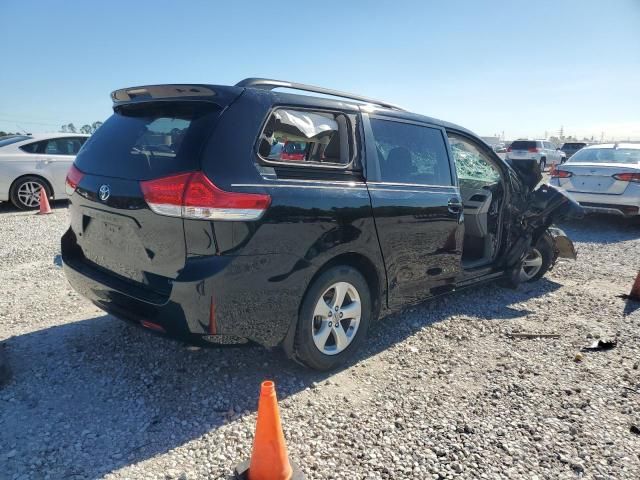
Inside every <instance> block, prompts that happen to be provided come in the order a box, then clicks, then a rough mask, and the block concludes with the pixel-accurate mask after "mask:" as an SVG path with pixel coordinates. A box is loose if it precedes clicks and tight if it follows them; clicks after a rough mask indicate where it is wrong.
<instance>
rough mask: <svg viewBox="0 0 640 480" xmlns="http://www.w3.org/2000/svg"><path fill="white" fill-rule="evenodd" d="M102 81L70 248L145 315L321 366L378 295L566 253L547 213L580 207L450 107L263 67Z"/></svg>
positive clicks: (517, 273) (362, 323)
mask: <svg viewBox="0 0 640 480" xmlns="http://www.w3.org/2000/svg"><path fill="white" fill-rule="evenodd" d="M282 88H285V89H286V90H287V91H286V92H283V91H281V89H282ZM291 90H294V91H306V92H312V93H317V94H321V95H320V96H318V95H316V96H311V95H309V94H294V93H291ZM111 96H112V99H113V109H114V114H113V115H112V116H111V117H110V118H109V119H108V120H107V121H106V122H105V123H104V124H103V125H102V126H101V127H100V128H99V129H98V131H97V132H96V133H95V134H94V135H93V136H91V138H90V139H89V140H88V141H87V142H86V143H85V145H84V146H83V148H82V150H81V151H80V153H79V154H78V156H77V158H76V160H75V164H74V166H73V168H72V169H71V171H70V172H69V174H68V177H67V191H68V193H69V195H70V205H69V211H70V221H71V225H70V228H69V229H68V230H67V232H66V233H65V234H64V236H63V237H62V257H63V260H64V268H65V273H66V276H67V278H68V279H69V282H70V283H71V285H72V286H73V287H74V288H75V289H76V290H77V291H78V292H80V293H81V294H82V295H84V296H85V297H87V298H88V299H90V300H91V301H92V302H93V303H95V304H96V305H97V306H98V307H100V308H102V309H104V310H105V311H107V312H109V313H111V314H113V315H114V316H115V317H118V318H121V319H124V320H128V321H130V322H133V323H135V324H137V325H140V326H142V327H145V328H147V329H149V330H152V331H155V332H158V333H161V334H165V335H168V336H171V337H176V338H181V339H184V340H186V341H190V342H198V343H202V342H207V343H214V344H240V343H246V342H248V341H252V342H257V343H259V344H261V345H264V346H266V347H275V346H282V347H283V348H284V350H285V351H286V352H287V354H288V355H289V357H291V358H293V359H296V360H298V361H300V362H302V363H304V364H306V365H307V366H309V367H312V368H315V369H330V368H333V367H335V366H337V365H339V364H341V363H343V362H344V360H345V358H346V357H347V356H348V355H350V354H351V353H352V352H353V351H354V350H356V349H357V348H358V346H359V344H361V343H362V342H363V341H364V340H365V338H366V334H367V329H368V328H369V326H370V325H371V323H372V322H374V321H375V320H377V319H378V317H379V316H380V314H381V311H383V310H390V309H397V308H399V307H402V306H404V305H407V304H410V303H414V302H419V301H422V300H425V299H427V298H429V297H432V296H434V295H438V294H442V293H446V292H450V291H453V290H455V289H458V288H462V287H466V286H469V285H472V284H476V283H479V282H483V281H488V280H496V279H501V280H502V281H504V282H507V283H509V284H511V285H517V284H518V283H520V282H524V281H533V280H536V279H538V278H540V277H541V276H542V275H543V274H544V273H545V272H546V271H547V270H548V269H549V268H550V267H551V266H552V265H553V263H554V262H555V260H556V258H557V257H558V256H561V257H570V258H575V251H574V249H573V245H572V244H571V241H570V240H569V239H567V237H566V236H565V235H564V234H563V233H562V231H560V230H558V229H557V228H554V227H552V226H551V224H552V222H553V221H554V220H556V219H558V218H559V217H560V216H565V215H567V214H570V213H573V214H575V215H579V214H580V207H579V206H578V205H577V204H576V203H575V202H573V201H572V200H571V199H570V198H568V197H567V196H566V195H564V194H563V193H562V192H561V191H559V190H556V189H555V188H553V187H550V186H548V185H542V186H538V183H539V181H540V179H541V175H540V171H539V168H538V166H537V165H535V164H527V163H526V162H518V164H517V165H513V166H511V165H509V164H507V163H506V162H504V161H503V160H501V159H500V158H499V157H498V156H497V155H496V154H495V153H494V152H493V151H492V149H491V147H489V146H488V145H487V144H485V143H484V142H483V141H482V140H480V139H479V137H477V136H476V135H474V134H472V133H471V132H469V131H468V130H466V129H464V128H461V127H459V126H457V125H453V124H451V123H447V122H443V121H440V120H436V119H433V118H429V117H425V116H422V115H417V114H414V113H409V112H408V111H405V110H403V109H401V108H398V107H396V106H394V105H391V104H388V103H386V102H379V101H376V100H372V99H369V98H365V97H361V96H357V95H351V94H347V93H344V92H338V91H334V90H328V89H324V88H319V87H313V86H309V85H302V84H296V83H289V82H281V81H276V80H267V79H247V80H243V81H242V82H240V83H238V84H237V85H235V86H217V85H156V86H144V87H135V88H126V89H122V90H117V91H115V92H113V93H112V95H111ZM536 186H538V187H537V188H536Z"/></svg>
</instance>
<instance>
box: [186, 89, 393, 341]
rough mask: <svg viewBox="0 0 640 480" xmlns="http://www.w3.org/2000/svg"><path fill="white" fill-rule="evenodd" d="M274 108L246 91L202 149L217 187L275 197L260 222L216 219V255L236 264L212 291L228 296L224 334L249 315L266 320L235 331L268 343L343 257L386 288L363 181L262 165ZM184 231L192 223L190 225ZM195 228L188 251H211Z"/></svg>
mask: <svg viewBox="0 0 640 480" xmlns="http://www.w3.org/2000/svg"><path fill="white" fill-rule="evenodd" d="M314 100H315V101H317V100H318V99H314ZM272 106H273V97H272V96H270V95H267V94H263V93H262V92H260V91H251V92H249V91H247V92H245V93H244V94H243V95H242V96H241V97H240V98H239V99H238V100H237V101H236V102H235V103H234V104H233V105H232V106H230V107H229V109H228V111H227V112H225V114H224V116H223V118H222V120H221V122H220V123H219V125H218V127H217V128H216V130H215V132H214V134H213V136H212V138H211V139H210V141H209V144H208V147H207V148H206V149H205V151H204V153H203V170H204V171H205V173H206V174H207V176H209V178H211V179H212V180H213V182H214V183H215V184H216V185H218V186H219V187H220V188H223V189H225V190H229V191H236V192H247V193H267V194H269V195H270V196H271V206H270V207H269V209H268V210H267V212H266V213H265V215H264V217H263V218H262V219H260V220H259V221H257V222H221V221H218V222H213V230H214V232H215V241H216V248H217V250H218V255H223V256H227V257H229V261H230V262H231V268H229V269H226V272H225V274H224V275H221V276H219V277H214V278H213V279H212V283H213V291H214V295H215V294H216V293H215V292H222V293H223V295H224V297H225V298H224V302H221V304H220V305H218V306H217V308H218V310H217V311H216V313H217V319H218V322H219V327H220V330H221V333H230V332H231V331H233V330H234V328H236V326H238V325H247V322H246V321H243V319H246V318H251V319H252V321H253V322H266V323H267V324H268V325H266V324H265V325H262V326H261V327H260V328H253V329H252V331H251V332H237V334H240V335H245V336H247V337H249V338H251V339H252V340H256V341H259V342H260V343H262V344H265V345H275V344H277V343H279V342H280V341H282V339H283V338H284V335H285V334H286V332H287V331H288V328H289V326H290V325H291V324H292V322H295V321H296V320H297V316H298V309H299V306H300V303H301V301H302V298H303V296H304V294H305V292H306V289H307V287H308V285H309V282H310V281H311V280H312V279H313V277H314V275H316V274H317V273H318V271H319V270H320V269H321V268H322V266H323V265H325V264H326V263H327V262H329V261H331V260H332V259H334V258H335V257H337V256H338V255H341V254H357V255H361V256H363V257H366V258H368V259H369V261H370V262H371V263H372V264H373V265H375V266H376V267H377V268H378V273H377V276H378V279H379V280H380V282H381V283H382V282H384V284H385V285H386V277H385V273H384V266H383V263H382V258H381V254H380V248H379V244H378V241H377V235H376V232H375V226H374V223H373V217H372V213H371V203H370V199H369V194H368V192H367V189H366V185H365V183H364V181H363V180H362V179H361V178H358V177H357V175H355V176H348V175H347V176H346V177H345V176H344V174H343V177H342V180H335V179H329V178H324V179H321V178H308V177H306V178H300V177H299V176H298V178H292V176H291V175H280V174H278V175H276V174H275V171H274V170H273V169H270V168H269V167H267V168H266V169H265V168H264V167H261V166H259V159H258V156H257V154H256V152H255V148H254V147H255V144H256V140H257V139H258V135H259V133H260V132H261V129H262V125H263V122H264V121H265V119H266V116H267V115H268V113H269V111H270V109H271V107H272ZM354 113H357V111H356V110H354ZM294 176H295V175H294ZM185 229H186V231H187V232H189V231H190V229H191V227H190V226H188V225H186V224H185ZM193 232H194V234H189V233H188V234H187V243H188V245H187V248H188V254H189V255H193V254H207V251H205V250H204V248H205V247H206V246H207V244H208V243H209V242H208V239H207V234H208V232H205V231H204V230H200V232H196V230H195V229H194V230H193ZM380 290H384V287H382V286H381V287H380Z"/></svg>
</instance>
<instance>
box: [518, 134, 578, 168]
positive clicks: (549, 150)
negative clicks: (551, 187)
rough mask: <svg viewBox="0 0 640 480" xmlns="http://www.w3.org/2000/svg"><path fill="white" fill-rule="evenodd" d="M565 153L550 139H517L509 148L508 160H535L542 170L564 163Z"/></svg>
mask: <svg viewBox="0 0 640 480" xmlns="http://www.w3.org/2000/svg"><path fill="white" fill-rule="evenodd" d="M565 157H566V155H565V153H564V152H563V151H562V150H560V149H559V148H557V147H556V146H555V145H554V144H553V143H551V142H549V141H548V140H516V141H514V142H513V143H512V144H511V145H510V146H509V148H507V156H506V160H535V161H536V162H537V163H538V164H539V165H540V168H541V169H542V170H544V169H545V168H546V167H547V166H550V165H560V164H561V163H564V160H565Z"/></svg>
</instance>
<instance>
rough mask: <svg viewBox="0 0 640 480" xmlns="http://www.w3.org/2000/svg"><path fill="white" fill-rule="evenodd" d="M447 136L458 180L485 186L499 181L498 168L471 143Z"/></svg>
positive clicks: (454, 136)
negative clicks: (476, 182)
mask: <svg viewBox="0 0 640 480" xmlns="http://www.w3.org/2000/svg"><path fill="white" fill-rule="evenodd" d="M448 136H449V143H450V144H451V150H452V151H453V158H454V160H455V162H456V172H457V174H458V178H459V179H460V180H476V181H480V182H482V183H485V184H494V183H497V182H499V181H500V178H501V176H500V171H499V170H498V167H496V166H495V165H494V163H493V162H492V161H491V160H489V157H488V156H487V155H486V154H485V153H484V152H482V151H481V150H480V149H479V148H478V147H477V146H476V145H475V144H474V143H473V142H471V141H470V140H467V139H466V138H464V137H461V136H458V135H455V134H453V133H449V134H448Z"/></svg>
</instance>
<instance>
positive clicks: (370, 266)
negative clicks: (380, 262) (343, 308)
mask: <svg viewBox="0 0 640 480" xmlns="http://www.w3.org/2000/svg"><path fill="white" fill-rule="evenodd" d="M341 265H345V266H349V267H352V268H354V269H355V270H357V271H358V272H359V273H360V274H361V275H362V276H363V277H364V279H365V280H366V282H367V285H368V286H369V293H370V294H371V300H372V302H371V304H372V305H371V310H372V312H371V315H372V323H373V322H375V321H377V320H378V318H379V316H380V310H381V309H382V303H383V301H385V300H386V294H387V291H386V290H387V289H386V286H385V283H384V281H385V279H386V277H385V276H384V272H380V271H379V269H378V268H377V267H376V265H375V263H374V262H373V260H371V258H369V257H368V256H367V255H365V254H362V253H358V252H346V253H341V254H339V255H336V256H335V257H332V258H331V259H329V260H327V261H326V262H325V263H324V264H322V265H321V266H320V268H318V269H317V270H316V272H315V273H314V274H313V276H312V277H311V278H310V280H309V282H308V283H307V286H306V287H305V289H304V293H303V294H302V296H301V297H300V303H299V304H298V315H299V314H300V309H301V308H302V302H303V301H304V299H305V297H306V295H307V292H308V291H309V288H311V285H313V283H314V282H315V281H316V279H317V278H318V277H319V276H320V275H322V274H323V273H324V272H326V271H327V270H329V269H330V268H333V267H337V266H341ZM385 303H386V302H385ZM297 320H298V319H297V318H296V319H295V321H293V322H291V326H290V327H289V331H288V332H287V335H286V337H285V338H284V340H283V342H282V347H283V349H284V351H285V353H286V354H287V356H288V357H289V358H292V359H295V354H294V348H293V344H294V340H295V335H296V325H297V324H298V321H297Z"/></svg>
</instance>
